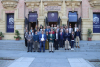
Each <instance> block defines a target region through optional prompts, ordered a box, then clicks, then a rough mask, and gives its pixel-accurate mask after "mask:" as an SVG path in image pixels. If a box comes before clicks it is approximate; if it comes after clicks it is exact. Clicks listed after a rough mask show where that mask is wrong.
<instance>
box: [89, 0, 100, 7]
mask: <svg viewBox="0 0 100 67" xmlns="http://www.w3.org/2000/svg"><path fill="white" fill-rule="evenodd" d="M88 1H89V3H90V5H91V6H92V7H98V6H100V0H88Z"/></svg>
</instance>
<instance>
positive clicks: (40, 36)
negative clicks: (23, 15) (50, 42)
mask: <svg viewBox="0 0 100 67" xmlns="http://www.w3.org/2000/svg"><path fill="white" fill-rule="evenodd" d="M41 38H42V34H40V35H39V41H40V42H42V41H41ZM46 39H47V37H46V34H44V41H43V42H45V41H46Z"/></svg>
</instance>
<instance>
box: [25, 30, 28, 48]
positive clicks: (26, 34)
mask: <svg viewBox="0 0 100 67" xmlns="http://www.w3.org/2000/svg"><path fill="white" fill-rule="evenodd" d="M27 36H28V30H26V31H25V33H24V38H25V46H26V47H27Z"/></svg>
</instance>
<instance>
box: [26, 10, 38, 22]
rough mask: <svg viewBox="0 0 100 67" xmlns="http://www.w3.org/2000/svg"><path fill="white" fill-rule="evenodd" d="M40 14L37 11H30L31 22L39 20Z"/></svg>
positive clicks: (29, 18)
mask: <svg viewBox="0 0 100 67" xmlns="http://www.w3.org/2000/svg"><path fill="white" fill-rule="evenodd" d="M37 18H38V15H37V13H36V12H30V13H29V15H28V20H29V22H37Z"/></svg>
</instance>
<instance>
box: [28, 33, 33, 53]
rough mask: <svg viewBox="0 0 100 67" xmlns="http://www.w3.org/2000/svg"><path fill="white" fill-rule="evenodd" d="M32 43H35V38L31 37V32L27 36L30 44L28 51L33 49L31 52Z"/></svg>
mask: <svg viewBox="0 0 100 67" xmlns="http://www.w3.org/2000/svg"><path fill="white" fill-rule="evenodd" d="M32 41H33V36H32V35H31V32H29V35H28V36H27V43H28V51H27V52H29V50H30V48H31V52H32Z"/></svg>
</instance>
